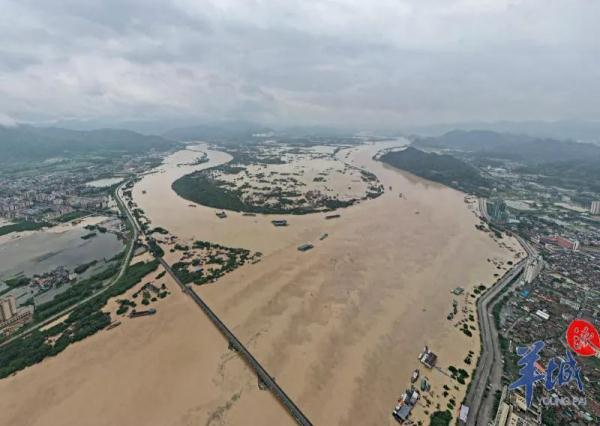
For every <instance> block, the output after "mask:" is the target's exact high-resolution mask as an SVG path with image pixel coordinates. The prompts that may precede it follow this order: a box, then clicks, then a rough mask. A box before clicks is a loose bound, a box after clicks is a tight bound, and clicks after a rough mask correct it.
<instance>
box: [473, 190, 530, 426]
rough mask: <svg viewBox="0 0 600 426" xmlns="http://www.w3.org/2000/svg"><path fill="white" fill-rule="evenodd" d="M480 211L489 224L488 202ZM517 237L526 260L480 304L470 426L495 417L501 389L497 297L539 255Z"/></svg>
mask: <svg viewBox="0 0 600 426" xmlns="http://www.w3.org/2000/svg"><path fill="white" fill-rule="evenodd" d="M479 210H480V213H481V216H482V218H483V219H484V220H485V221H486V222H489V220H490V218H489V216H488V214H487V211H486V202H485V199H481V198H480V199H479ZM515 238H516V239H517V240H518V241H519V243H520V244H521V246H522V247H523V248H524V249H525V251H526V252H527V257H525V258H524V259H522V260H521V261H520V262H519V263H517V264H516V265H514V266H513V267H512V269H511V270H510V271H508V272H507V273H506V274H505V275H504V276H503V277H502V278H501V279H500V281H499V282H498V283H497V284H496V285H494V286H493V287H492V288H491V289H490V290H488V291H487V292H486V293H485V294H484V295H483V296H482V297H481V298H479V300H478V301H477V315H478V317H479V329H480V333H481V343H482V346H483V348H482V352H481V356H480V358H479V363H478V364H477V368H476V370H475V373H474V375H473V379H472V381H471V386H470V388H469V391H468V393H467V395H466V397H465V402H464V405H466V406H468V407H469V415H468V417H467V422H466V424H467V425H469V426H474V425H487V424H488V423H489V422H490V420H491V419H492V418H493V416H494V413H492V412H491V411H492V407H493V402H494V393H495V391H496V390H500V389H501V379H502V371H503V366H504V363H503V358H502V353H501V351H500V342H499V339H498V330H496V324H495V322H494V318H493V314H492V312H493V309H494V306H496V304H497V303H498V302H499V300H500V299H499V297H498V296H499V295H500V294H501V293H502V292H503V291H504V290H505V289H506V288H507V287H508V286H510V285H511V284H512V283H514V282H515V281H516V280H517V279H518V278H519V276H520V275H521V273H522V272H523V270H524V269H525V265H526V263H527V259H528V258H529V257H535V256H536V255H537V254H536V251H535V249H534V248H533V247H532V246H531V245H530V244H529V243H528V242H527V241H525V240H524V239H523V238H521V237H520V236H518V235H515ZM488 383H489V392H488V393H487V394H486V392H485V391H486V387H487V386H488Z"/></svg>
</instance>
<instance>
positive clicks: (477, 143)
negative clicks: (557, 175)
mask: <svg viewBox="0 0 600 426" xmlns="http://www.w3.org/2000/svg"><path fill="white" fill-rule="evenodd" d="M413 144H414V145H415V146H417V147H425V148H444V149H451V150H459V151H467V152H473V153H482V154H485V155H486V156H488V157H491V156H493V157H497V158H505V159H512V160H517V161H522V162H525V163H529V164H542V163H550V162H558V161H573V160H585V161H590V160H594V161H598V160H600V146H598V145H594V144H589V143H579V142H573V141H565V140H556V139H540V138H534V137H531V136H525V135H515V134H510V133H497V132H492V131H487V130H469V131H465V130H453V131H451V132H448V133H445V134H443V135H441V136H437V137H426V138H416V139H415V141H414V142H413Z"/></svg>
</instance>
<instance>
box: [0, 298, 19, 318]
mask: <svg viewBox="0 0 600 426" xmlns="http://www.w3.org/2000/svg"><path fill="white" fill-rule="evenodd" d="M16 313H17V301H16V299H15V297H14V296H8V297H6V298H4V299H0V322H1V321H6V320H9V319H11V318H12V317H13V316H14V315H15V314H16Z"/></svg>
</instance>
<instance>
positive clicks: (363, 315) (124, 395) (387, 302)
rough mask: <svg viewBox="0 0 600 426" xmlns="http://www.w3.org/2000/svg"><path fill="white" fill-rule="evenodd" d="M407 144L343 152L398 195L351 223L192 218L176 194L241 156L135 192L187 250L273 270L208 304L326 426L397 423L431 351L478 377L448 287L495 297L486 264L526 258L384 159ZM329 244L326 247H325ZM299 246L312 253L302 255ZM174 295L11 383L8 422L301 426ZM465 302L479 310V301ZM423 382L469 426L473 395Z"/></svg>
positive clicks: (460, 206) (4, 406)
mask: <svg viewBox="0 0 600 426" xmlns="http://www.w3.org/2000/svg"><path fill="white" fill-rule="evenodd" d="M402 143H404V141H395V142H391V143H377V144H365V145H361V146H358V147H355V148H350V149H348V150H342V151H340V152H339V153H338V157H339V158H341V159H344V160H345V161H349V162H350V163H351V164H353V165H355V166H359V167H364V168H366V169H367V170H369V171H371V172H373V173H375V174H376V175H377V176H378V177H379V179H380V180H381V182H382V183H383V184H384V185H385V189H386V192H385V193H384V194H383V195H382V196H380V197H379V198H377V199H374V200H369V201H365V202H362V203H360V204H358V205H356V206H353V207H350V208H348V209H342V210H340V211H338V213H339V214H340V215H341V217H340V218H338V219H332V220H325V219H324V216H325V214H311V215H304V216H286V217H285V218H286V219H287V220H288V221H289V226H288V227H285V228H275V227H273V226H272V224H271V223H270V221H271V220H272V219H273V217H272V216H263V215H258V216H256V217H245V216H242V215H241V214H239V213H233V212H231V213H229V215H228V217H227V218H226V219H219V218H217V217H216V216H215V213H214V209H209V208H205V207H202V206H197V207H189V205H190V204H191V203H190V202H188V201H186V200H183V199H181V198H179V197H178V196H177V195H176V194H174V193H173V192H172V191H171V189H170V186H171V183H172V182H173V181H174V180H175V179H177V178H178V177H179V176H182V175H183V174H186V173H190V172H191V171H193V170H197V169H199V168H202V167H207V166H211V165H215V164H219V162H224V161H227V160H228V159H229V157H228V156H227V155H226V154H223V153H220V152H218V151H214V150H208V155H209V158H210V162H209V163H205V164H202V165H200V166H182V167H177V164H178V163H181V162H184V161H185V160H189V159H191V158H194V157H195V156H197V153H194V152H191V151H182V152H179V153H178V154H176V155H175V156H172V157H170V158H168V159H167V160H166V163H165V164H164V165H163V166H161V168H160V169H159V170H160V172H159V173H156V174H150V175H148V176H145V177H144V178H143V179H142V180H141V181H140V182H139V183H138V184H136V186H135V188H134V191H133V194H134V199H135V201H136V202H137V203H138V204H139V207H140V208H142V209H143V210H144V211H145V213H146V215H147V216H148V218H149V219H150V220H151V221H152V225H153V226H162V227H164V228H166V229H168V230H169V231H170V232H171V233H172V234H174V235H177V236H178V237H179V239H180V241H184V242H185V241H186V240H190V241H191V240H193V239H202V240H207V241H212V242H216V243H220V244H224V245H228V246H232V247H243V248H247V249H251V250H258V251H261V252H263V253H264V257H263V259H262V261H261V262H259V263H256V264H250V265H246V266H243V267H241V268H239V269H237V270H235V271H234V272H233V273H230V274H228V275H226V276H225V277H224V278H222V279H220V280H219V281H218V282H216V283H214V284H211V285H206V286H203V287H200V288H199V289H198V291H199V293H200V295H201V296H202V297H203V298H204V299H205V300H206V301H207V303H208V304H209V305H210V306H211V307H212V308H213V310H214V311H215V312H216V313H217V315H219V316H220V318H221V319H222V320H223V321H224V322H225V323H226V324H227V325H228V326H229V327H230V329H232V331H233V332H234V333H235V334H236V335H237V336H238V337H239V338H240V340H242V341H243V342H244V343H245V344H246V345H247V347H248V348H249V349H250V351H252V353H253V354H254V355H255V357H256V358H257V359H258V360H259V361H260V362H261V363H262V364H263V365H264V366H265V368H266V369H267V370H268V371H269V372H270V373H271V374H272V375H273V376H275V377H276V380H277V382H278V383H279V384H280V385H281V386H282V387H283V389H284V390H285V391H286V392H287V393H288V395H290V397H291V398H292V399H294V401H295V402H296V404H297V405H298V406H299V407H300V408H301V409H302V410H303V411H304V413H305V414H306V415H307V416H308V418H309V419H310V420H311V421H312V422H313V423H314V424H315V425H361V426H363V425H378V426H379V425H382V424H387V425H393V424H395V421H394V420H393V419H392V417H391V410H392V408H393V407H394V405H395V403H396V400H397V399H398V397H399V396H400V394H401V392H402V391H403V390H404V389H406V387H408V386H409V384H410V382H409V378H410V374H411V372H412V370H414V369H415V368H417V367H419V365H418V361H417V359H416V358H417V355H418V353H419V351H420V350H421V349H422V347H423V346H424V345H425V344H427V345H429V347H430V348H431V349H432V350H434V351H435V352H436V353H437V354H438V356H439V362H438V364H439V365H440V367H442V368H447V367H448V366H450V365H454V366H456V367H458V368H465V369H466V370H467V371H469V372H470V371H471V370H472V368H473V367H472V366H467V365H466V364H465V363H464V358H465V356H466V354H467V352H468V351H469V350H472V351H474V352H475V360H476V356H477V355H478V352H479V339H478V335H477V333H474V335H473V337H467V336H466V335H465V334H463V333H462V332H461V331H460V330H459V329H458V328H457V327H455V324H454V323H453V322H452V321H448V320H447V319H446V315H447V313H448V312H449V310H450V309H451V306H452V300H453V298H456V296H453V295H452V294H451V293H450V290H451V289H453V288H454V287H457V286H462V287H464V288H466V290H467V291H469V290H470V289H472V288H473V287H474V286H478V285H480V284H482V283H483V284H484V285H486V286H489V285H491V284H492V283H493V282H494V280H495V278H494V273H500V274H502V273H503V272H504V269H501V270H500V269H497V266H495V265H494V264H493V263H492V262H491V261H488V259H490V260H492V261H496V263H498V264H500V263H501V264H502V265H504V266H502V268H506V267H507V266H506V262H507V261H509V260H514V258H515V256H516V255H517V253H520V249H519V248H518V245H517V244H516V242H514V241H512V240H509V239H508V238H506V237H505V238H504V239H503V245H502V246H501V245H499V243H498V242H497V241H495V240H493V239H492V238H491V237H490V236H489V234H487V233H484V232H480V231H477V230H476V229H475V224H477V223H478V219H477V217H476V215H475V214H474V211H473V206H472V205H471V204H468V203H466V202H465V201H464V194H462V193H460V192H457V191H454V190H452V189H449V188H446V187H443V186H441V185H438V184H433V183H430V182H427V181H423V180H421V179H418V178H416V177H414V176H412V175H409V174H406V173H403V172H401V171H398V170H396V169H393V168H390V167H386V166H385V165H383V164H381V163H379V162H376V161H374V160H372V156H373V155H374V154H375V153H376V152H377V151H379V150H380V149H382V148H384V147H389V146H393V145H400V144H402ZM390 186H391V187H392V189H391V190H390V189H389V187H390ZM143 191H145V193H143ZM400 193H402V197H400V196H399V194H400ZM324 233H327V234H329V236H328V237H327V238H325V239H323V240H320V236H321V235H322V234H324ZM302 243H311V244H314V246H315V247H314V249H312V250H310V251H307V252H299V251H298V250H297V249H296V247H297V246H298V245H299V244H302ZM508 247H511V248H510V249H509V248H508ZM168 285H169V287H170V288H172V293H173V294H172V295H171V296H169V297H167V298H166V299H164V300H163V301H161V302H160V305H159V306H158V307H157V308H158V312H157V314H156V315H155V316H154V317H148V318H139V319H134V320H128V321H124V323H123V325H121V326H120V327H118V328H116V329H114V330H111V331H105V332H101V333H99V334H98V335H96V336H93V337H91V338H88V339H86V340H84V341H83V342H80V343H77V344H75V345H73V346H72V347H70V348H68V349H67V350H66V351H65V352H64V353H63V354H61V355H59V356H58V357H56V358H54V359H50V360H48V361H45V362H43V363H41V364H39V365H37V366H34V367H31V368H28V369H26V370H25V371H23V372H20V373H18V374H17V375H16V376H15V377H11V378H8V379H4V380H2V381H0V393H1V394H2V395H3V398H2V399H0V423H1V424H9V423H10V422H12V423H11V424H15V425H21V424H22V425H49V424H56V425H59V424H60V425H71V424H72V425H75V424H82V423H84V424H99V425H100V424H102V425H104V424H106V425H108V424H118V423H120V424H131V423H134V422H137V423H143V424H146V425H165V424H174V425H188V424H189V425H192V424H194V425H242V424H252V425H285V424H294V423H293V421H292V420H291V419H290V418H289V417H288V416H287V413H286V412H285V411H284V410H283V408H282V407H281V406H280V405H279V404H278V403H277V401H276V400H275V399H274V398H273V397H272V396H271V395H270V394H269V393H268V392H264V391H260V390H258V387H257V380H256V376H255V375H253V373H252V372H251V371H250V370H249V369H248V368H247V367H246V366H245V365H244V364H243V362H241V361H240V359H239V358H238V357H237V356H236V355H235V354H234V353H232V352H229V351H228V350H227V344H226V342H225V341H224V339H223V338H222V337H221V336H220V335H219V333H218V332H217V331H216V330H215V329H214V327H212V325H211V323H210V322H209V321H208V320H207V319H206V318H205V317H204V315H203V314H202V313H201V312H200V311H199V310H198V309H197V308H196V306H194V305H193V304H192V302H191V301H190V300H189V299H187V298H185V297H184V296H183V295H182V294H181V293H180V292H179V291H177V290H176V288H175V287H174V286H173V283H171V282H169V283H168ZM473 300H474V299H473ZM459 303H460V308H461V309H462V307H463V304H464V305H465V307H466V308H468V309H473V302H472V301H471V300H469V298H468V297H464V296H461V298H460V301H459ZM474 365H475V362H474V363H473V366H474ZM419 368H420V367H419ZM421 371H422V372H423V373H424V374H426V375H427V376H428V378H429V379H430V382H431V383H432V385H433V391H434V393H436V394H440V393H441V392H442V390H441V387H442V386H443V384H446V383H448V384H450V385H451V386H450V387H451V388H452V396H453V397H454V398H455V400H456V401H457V408H456V409H455V410H454V411H453V416H454V417H456V416H457V414H458V413H457V411H458V408H459V407H460V401H461V400H462V398H463V396H464V392H465V389H466V386H463V385H458V383H457V382H455V381H454V382H452V381H451V380H450V379H449V378H447V377H446V376H444V375H443V374H442V373H440V372H438V371H436V370H432V371H430V370H428V371H426V372H424V369H423V368H421ZM454 385H457V386H458V390H455V389H453V386H454ZM439 401H442V400H439ZM445 405H446V402H443V404H442V410H443V409H445ZM428 411H429V412H430V413H431V412H433V411H435V407H431V408H429V409H428ZM426 417H427V415H426V414H425V408H424V407H421V406H419V407H417V409H415V411H414V416H413V418H414V419H422V420H425V419H426Z"/></svg>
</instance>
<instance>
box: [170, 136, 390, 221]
mask: <svg viewBox="0 0 600 426" xmlns="http://www.w3.org/2000/svg"><path fill="white" fill-rule="evenodd" d="M340 148H342V146H319V145H317V146H315V145H312V144H310V145H297V144H296V145H277V144H275V143H272V142H271V143H269V142H263V143H262V144H259V145H247V146H240V147H235V148H233V147H228V148H227V152H228V153H229V154H231V155H232V157H233V159H232V160H231V161H230V162H228V163H226V164H222V165H220V166H216V167H213V168H209V169H204V170H199V171H196V172H194V173H191V174H189V175H185V176H183V177H181V178H179V179H178V180H176V181H175V182H174V183H173V190H174V191H175V192H177V193H178V194H179V195H180V196H181V197H183V198H185V199H187V200H190V201H193V202H196V203H198V204H202V205H204V206H208V207H214V208H217V209H226V210H233V211H241V212H251V213H271V214H283V213H291V214H305V213H314V212H319V211H329V210H335V209H337V208H341V207H348V206H351V205H353V204H355V203H357V202H358V201H360V200H366V199H369V198H376V197H378V196H379V195H381V193H382V192H383V187H382V186H381V184H380V182H379V181H378V179H377V177H376V176H375V175H374V174H373V173H370V172H368V171H366V170H361V169H359V168H357V167H354V166H352V165H349V164H347V163H344V162H342V161H340V160H339V159H338V158H336V156H335V154H336V152H337V151H338V150H339V149H340Z"/></svg>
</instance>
